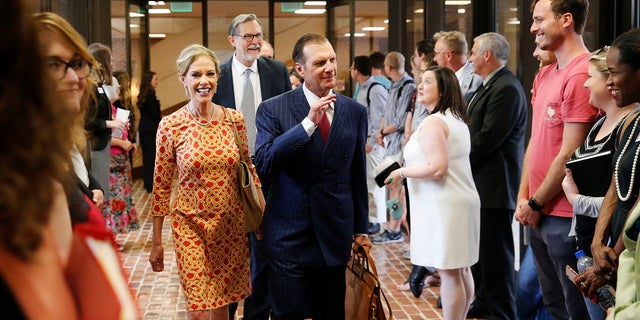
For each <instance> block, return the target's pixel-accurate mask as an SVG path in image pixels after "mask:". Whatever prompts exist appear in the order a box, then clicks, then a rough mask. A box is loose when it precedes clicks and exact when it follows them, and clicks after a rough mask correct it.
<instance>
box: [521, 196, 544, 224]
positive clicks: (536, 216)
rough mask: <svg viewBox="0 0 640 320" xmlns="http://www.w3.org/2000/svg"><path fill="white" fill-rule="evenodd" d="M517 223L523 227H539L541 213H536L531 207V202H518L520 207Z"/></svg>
mask: <svg viewBox="0 0 640 320" xmlns="http://www.w3.org/2000/svg"><path fill="white" fill-rule="evenodd" d="M515 217H516V221H518V222H520V224H521V225H523V226H532V227H537V226H538V222H539V221H540V212H538V211H534V210H533V209H531V207H530V206H529V200H522V199H519V200H518V206H517V208H516V212H515Z"/></svg>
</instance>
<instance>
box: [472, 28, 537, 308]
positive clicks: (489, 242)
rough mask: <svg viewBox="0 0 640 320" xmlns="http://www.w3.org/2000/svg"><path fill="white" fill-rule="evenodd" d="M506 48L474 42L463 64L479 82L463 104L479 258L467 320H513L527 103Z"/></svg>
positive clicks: (491, 40)
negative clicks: (477, 205)
mask: <svg viewBox="0 0 640 320" xmlns="http://www.w3.org/2000/svg"><path fill="white" fill-rule="evenodd" d="M508 57H509V43H508V42H507V40H506V39H505V38H504V37H503V36H502V35H499V34H497V33H485V34H482V35H480V36H478V37H476V38H475V39H474V45H473V48H472V49H471V57H470V58H469V61H471V62H472V63H473V69H474V72H475V73H477V74H478V75H480V76H481V77H482V78H483V79H484V81H483V82H482V85H481V86H480V88H478V90H477V91H476V93H475V95H474V96H473V97H472V98H471V101H470V102H469V105H468V109H467V112H468V114H469V116H470V118H471V123H470V125H469V129H470V133H471V153H470V155H469V158H470V162H471V170H472V172H473V178H474V181H475V183H476V188H477V189H478V193H479V194H480V201H481V211H480V258H479V261H478V263H476V264H475V265H474V266H472V267H471V272H472V273H473V278H474V282H475V288H476V293H475V295H476V299H475V301H474V303H473V304H472V306H471V308H470V310H469V313H468V315H467V318H469V317H472V318H486V319H516V311H515V288H514V282H515V270H514V248H513V234H512V231H511V223H512V221H513V213H514V210H515V208H516V197H517V195H518V188H519V184H520V176H521V173H522V163H523V160H524V136H525V129H526V124H527V101H526V98H525V93H524V90H523V88H522V85H521V84H520V81H519V80H518V79H517V78H516V77H515V76H514V75H513V73H511V71H509V69H508V68H507V67H506V66H505V64H506V62H507V58H508Z"/></svg>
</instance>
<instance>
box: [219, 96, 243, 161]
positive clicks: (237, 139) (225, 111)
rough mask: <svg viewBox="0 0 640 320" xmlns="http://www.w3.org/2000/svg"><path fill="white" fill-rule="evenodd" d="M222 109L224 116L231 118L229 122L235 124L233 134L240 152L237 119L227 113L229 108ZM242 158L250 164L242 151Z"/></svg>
mask: <svg viewBox="0 0 640 320" xmlns="http://www.w3.org/2000/svg"><path fill="white" fill-rule="evenodd" d="M222 109H223V110H224V114H225V115H226V116H227V117H229V120H231V123H232V124H233V134H234V135H235V137H236V145H237V146H238V150H240V136H239V135H238V128H237V127H236V120H235V118H234V117H233V116H232V115H231V113H230V112H229V111H227V108H225V107H222ZM239 152H240V158H241V159H242V160H243V161H246V162H248V159H247V157H245V156H244V153H243V152H242V151H241V150H240V151H239Z"/></svg>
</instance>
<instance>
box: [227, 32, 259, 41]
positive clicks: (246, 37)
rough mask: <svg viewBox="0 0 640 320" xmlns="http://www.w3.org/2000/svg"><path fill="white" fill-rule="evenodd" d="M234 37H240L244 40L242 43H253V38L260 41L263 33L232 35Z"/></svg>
mask: <svg viewBox="0 0 640 320" xmlns="http://www.w3.org/2000/svg"><path fill="white" fill-rule="evenodd" d="M234 36H236V37H241V38H242V39H244V41H246V42H251V41H253V38H257V39H258V40H262V38H263V37H264V33H262V32H258V33H256V34H251V33H246V34H234Z"/></svg>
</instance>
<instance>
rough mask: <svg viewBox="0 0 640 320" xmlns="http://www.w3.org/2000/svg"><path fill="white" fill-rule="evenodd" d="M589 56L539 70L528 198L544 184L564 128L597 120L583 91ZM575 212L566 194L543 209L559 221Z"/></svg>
mask: <svg viewBox="0 0 640 320" xmlns="http://www.w3.org/2000/svg"><path fill="white" fill-rule="evenodd" d="M590 56H591V55H590V54H589V53H585V54H582V55H580V56H578V57H576V58H575V59H573V61H571V63H569V64H568V65H567V66H566V67H564V68H562V69H560V70H559V69H557V67H558V63H557V62H555V63H552V64H550V65H548V66H546V67H544V68H543V69H542V70H540V72H539V73H538V75H536V78H535V80H534V81H533V96H532V98H531V105H532V106H533V114H532V121H531V123H532V124H531V140H530V142H529V150H530V151H529V154H528V156H529V162H528V164H529V193H530V194H529V196H533V194H534V193H535V191H536V190H537V189H538V187H539V186H540V184H542V181H543V180H544V178H545V176H546V175H547V172H548V171H549V167H550V166H551V163H552V162H553V159H555V157H556V156H557V155H558V153H559V152H560V148H561V146H562V135H563V132H564V124H565V123H570V122H582V123H593V122H594V121H595V120H596V119H597V117H598V114H599V111H598V109H596V108H594V107H593V106H591V105H590V104H589V90H588V89H587V88H584V87H583V84H584V82H585V80H586V79H587V67H588V64H589V57H590ZM572 212H573V210H572V208H571V204H569V201H567V198H566V197H565V195H564V192H560V193H559V194H558V195H557V196H556V197H555V198H554V199H553V200H551V201H550V202H549V203H547V204H545V208H544V209H543V213H544V214H548V215H551V216H559V217H571V216H572Z"/></svg>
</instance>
